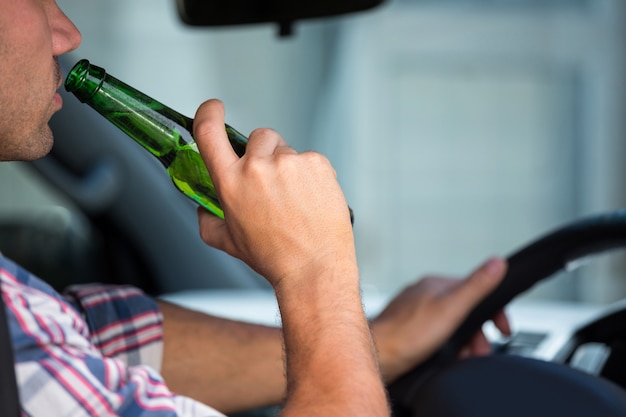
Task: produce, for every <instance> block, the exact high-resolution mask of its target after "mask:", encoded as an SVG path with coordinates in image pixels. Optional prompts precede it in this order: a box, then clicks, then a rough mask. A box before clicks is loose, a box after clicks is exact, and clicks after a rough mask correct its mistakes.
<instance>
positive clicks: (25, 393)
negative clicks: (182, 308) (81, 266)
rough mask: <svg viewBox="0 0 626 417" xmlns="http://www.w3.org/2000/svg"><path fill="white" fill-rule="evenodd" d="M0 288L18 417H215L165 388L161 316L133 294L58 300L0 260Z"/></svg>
mask: <svg viewBox="0 0 626 417" xmlns="http://www.w3.org/2000/svg"><path fill="white" fill-rule="evenodd" d="M0 281H1V283H2V296H3V297H4V302H5V305H6V310H7V316H8V317H7V318H8V322H9V330H10V333H11V339H12V343H13V349H14V356H15V371H16V378H17V381H18V387H19V391H20V403H21V406H22V413H23V415H24V416H27V417H86V416H90V417H95V416H97V417H105V416H107V417H108V416H123V417H217V416H222V414H221V413H219V412H217V411H215V410H214V409H212V408H210V407H207V406H206V405H204V404H201V403H199V402H197V401H194V400H192V399H190V398H187V397H184V396H180V395H176V394H174V393H172V392H171V391H170V390H169V389H168V388H167V386H166V385H165V383H164V381H163V379H162V377H161V375H160V374H159V368H160V364H161V356H162V336H163V328H162V316H161V313H160V312H159V310H158V307H157V305H156V303H155V302H154V300H152V299H151V298H149V297H147V296H146V295H145V294H143V293H142V292H141V291H140V290H138V289H136V288H133V287H130V286H106V285H88V286H77V287H72V288H70V289H69V290H68V291H67V292H66V293H64V295H63V296H61V295H60V294H58V293H57V292H56V291H54V290H53V289H52V288H51V287H50V286H49V285H47V284H46V283H44V282H43V281H41V280H40V279H38V278H37V277H35V276H33V275H32V274H30V273H28V272H27V271H25V270H24V269H22V268H20V267H19V266H18V265H16V264H15V263H13V262H12V261H10V260H8V259H6V258H4V257H2V255H0Z"/></svg>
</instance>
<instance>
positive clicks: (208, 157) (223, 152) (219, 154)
mask: <svg viewBox="0 0 626 417" xmlns="http://www.w3.org/2000/svg"><path fill="white" fill-rule="evenodd" d="M193 134H194V139H195V141H196V144H197V145H198V150H199V151H200V154H201V155H202V159H203V160H204V163H205V165H206V166H207V169H208V171H209V174H210V175H211V177H212V178H213V183H215V182H216V180H219V174H217V173H218V172H221V171H222V170H223V169H224V168H225V167H227V166H229V165H231V164H233V163H234V162H236V161H238V160H239V157H238V156H237V154H236V153H235V151H234V150H233V148H232V145H231V144H230V142H229V141H228V135H227V133H226V127H225V124H224V105H223V104H222V102H221V101H219V100H216V99H212V100H207V101H205V102H204V103H202V105H201V106H200V107H199V108H198V110H197V111H196V115H195V118H194V121H193Z"/></svg>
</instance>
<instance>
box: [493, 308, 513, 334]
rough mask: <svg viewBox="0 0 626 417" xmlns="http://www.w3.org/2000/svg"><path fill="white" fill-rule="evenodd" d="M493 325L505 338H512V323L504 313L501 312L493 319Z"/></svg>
mask: <svg viewBox="0 0 626 417" xmlns="http://www.w3.org/2000/svg"><path fill="white" fill-rule="evenodd" d="M491 321H493V324H494V325H495V326H496V328H497V329H498V330H500V332H501V333H502V334H503V335H505V336H511V334H512V333H513V331H512V330H511V323H510V322H509V318H508V317H507V315H506V313H505V312H504V311H499V312H498V313H497V314H496V315H495V316H494V317H493V318H492V319H491Z"/></svg>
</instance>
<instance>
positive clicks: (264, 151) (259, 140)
mask: <svg viewBox="0 0 626 417" xmlns="http://www.w3.org/2000/svg"><path fill="white" fill-rule="evenodd" d="M282 147H287V143H286V142H285V140H284V139H283V137H282V136H280V135H279V134H278V133H277V132H276V131H275V130H272V129H267V128H261V129H255V130H254V131H253V132H252V133H250V137H249V138H248V145H247V146H246V155H249V156H252V155H254V156H269V155H272V154H274V152H275V151H276V150H277V149H278V148H282Z"/></svg>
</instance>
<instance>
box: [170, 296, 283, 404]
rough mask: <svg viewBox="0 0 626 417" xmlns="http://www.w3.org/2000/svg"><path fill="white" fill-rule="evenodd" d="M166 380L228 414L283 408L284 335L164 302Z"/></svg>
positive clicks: (175, 389)
mask: <svg viewBox="0 0 626 417" xmlns="http://www.w3.org/2000/svg"><path fill="white" fill-rule="evenodd" d="M159 306H160V308H161V311H162V312H163V316H164V352H163V365H162V374H163V378H164V379H165V381H166V382H167V384H168V386H169V387H170V389H171V390H172V391H175V392H177V393H180V394H183V395H186V396H189V397H192V398H194V399H196V400H199V401H201V402H204V403H205V404H208V405H210V406H212V407H214V408H217V409H218V410H220V411H222V412H224V413H232V412H236V411H241V410H246V409H251V408H256V407H261V406H265V405H272V404H278V403H280V402H281V401H282V400H283V399H284V392H285V375H284V365H283V364H284V360H283V348H282V334H281V331H280V329H278V328H272V327H266V326H260V325H256V324H250V323H242V322H236V321H231V320H227V319H222V318H218V317H213V316H208V315H206V314H203V313H199V312H194V311H190V310H187V309H183V308H181V307H178V306H175V305H173V304H169V303H166V302H163V301H160V302H159Z"/></svg>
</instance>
